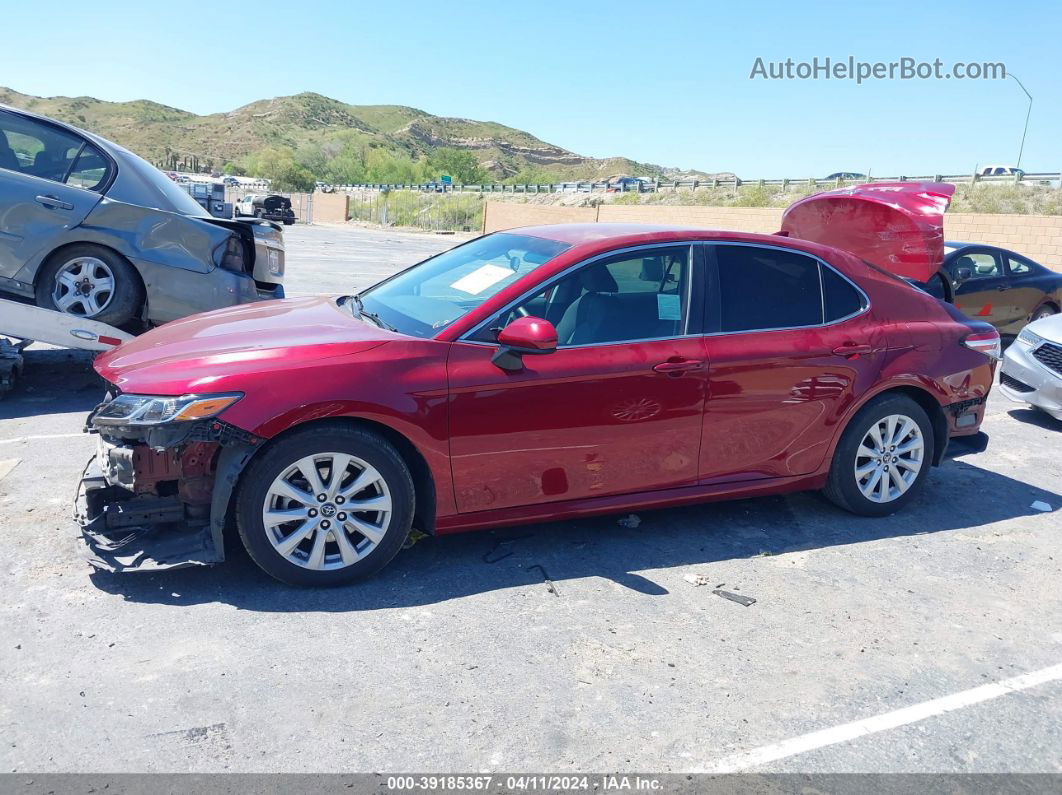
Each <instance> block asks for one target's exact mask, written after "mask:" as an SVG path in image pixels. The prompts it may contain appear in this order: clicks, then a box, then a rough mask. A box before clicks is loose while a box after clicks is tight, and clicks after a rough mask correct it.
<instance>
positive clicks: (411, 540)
mask: <svg viewBox="0 0 1062 795" xmlns="http://www.w3.org/2000/svg"><path fill="white" fill-rule="evenodd" d="M427 537H428V534H427V533H422V532H420V530H417V529H413V530H410V531H409V535H408V536H406V540H405V541H404V542H403V543H402V549H411V548H412V547H413V546H414V545H415V544H416V543H417V542H418V541H420V540H421V539H422V538H427Z"/></svg>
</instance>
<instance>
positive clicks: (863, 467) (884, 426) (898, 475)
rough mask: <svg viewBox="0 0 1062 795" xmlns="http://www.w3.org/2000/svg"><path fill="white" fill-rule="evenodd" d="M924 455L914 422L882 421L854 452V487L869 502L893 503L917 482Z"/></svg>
mask: <svg viewBox="0 0 1062 795" xmlns="http://www.w3.org/2000/svg"><path fill="white" fill-rule="evenodd" d="M924 455H925V440H924V439H923V438H922V430H921V429H920V428H919V427H918V423H917V422H915V421H914V420H913V419H911V418H910V417H907V416H905V415H903V414H890V415H888V416H887V417H882V418H881V419H880V420H878V421H877V422H875V423H874V424H873V425H872V426H870V430H868V431H867V432H866V435H865V436H864V437H863V441H862V442H860V443H859V448H858V449H857V450H856V458H855V465H854V472H855V479H856V485H857V486H858V487H859V490H860V491H861V492H862V493H863V496H864V497H866V498H867V499H868V500H870V501H872V502H877V503H886V502H892V501H893V500H895V499H898V498H899V497H900V496H901V495H903V494H904V493H906V492H907V490H908V489H910V488H911V486H912V485H913V484H914V482H915V480H917V479H918V473H919V472H920V471H921V470H922V464H923V457H924Z"/></svg>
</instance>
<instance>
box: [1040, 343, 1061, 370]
mask: <svg viewBox="0 0 1062 795" xmlns="http://www.w3.org/2000/svg"><path fill="white" fill-rule="evenodd" d="M1033 356H1034V357H1035V358H1036V359H1037V360H1038V361H1039V362H1041V363H1043V365H1044V366H1046V367H1048V368H1049V369H1051V370H1054V371H1055V372H1056V373H1062V345H1055V344H1054V343H1053V342H1045V343H1044V344H1043V345H1041V346H1040V347H1039V348H1037V349H1036V350H1035V351H1033Z"/></svg>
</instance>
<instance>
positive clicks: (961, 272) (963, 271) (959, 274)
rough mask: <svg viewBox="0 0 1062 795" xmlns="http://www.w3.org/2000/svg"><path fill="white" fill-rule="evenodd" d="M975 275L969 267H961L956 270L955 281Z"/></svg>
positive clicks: (964, 279)
mask: <svg viewBox="0 0 1062 795" xmlns="http://www.w3.org/2000/svg"><path fill="white" fill-rule="evenodd" d="M971 276H973V271H972V270H970V269H969V268H959V269H958V270H956V271H955V281H957V282H964V281H966V280H967V279H969V278H970V277H971Z"/></svg>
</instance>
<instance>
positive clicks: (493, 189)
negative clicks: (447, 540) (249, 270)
mask: <svg viewBox="0 0 1062 795" xmlns="http://www.w3.org/2000/svg"><path fill="white" fill-rule="evenodd" d="M873 182H952V183H956V184H971V183H985V184H1000V183H1002V184H1029V185H1047V186H1054V187H1058V188H1059V189H1062V172H1058V171H1038V172H1026V173H1025V174H1004V175H998V176H981V175H979V174H926V175H920V176H906V175H901V176H896V177H867V178H865V179H848V180H839V179H815V178H811V177H809V178H807V179H740V178H737V177H733V178H718V179H685V180H661V179H656V180H644V181H642V182H641V183H640V184H639V185H636V186H630V185H622V186H614V185H612V184H610V183H608V182H555V183H550V184H538V185H535V184H519V185H512V184H504V183H500V182H496V183H491V184H481V185H451V184H444V183H441V182H425V183H420V184H391V183H367V182H366V183H358V184H352V185H330V186H328V189H329V190H332V191H346V192H348V193H350V192H354V191H363V190H371V191H391V190H411V191H421V192H424V193H469V192H470V193H527V194H536V193H592V192H595V191H597V192H604V191H610V190H611V191H616V192H622V193H627V192H630V193H659V192H660V191H672V190H698V189H706V188H738V187H754V186H763V187H779V188H783V189H785V188H788V187H798V186H806V187H810V188H842V187H846V186H849V185H862V184H866V183H873ZM268 188H269V186H268V184H267V183H265V182H255V183H243V184H242V185H241V186H240V188H239V189H240V190H268Z"/></svg>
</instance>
